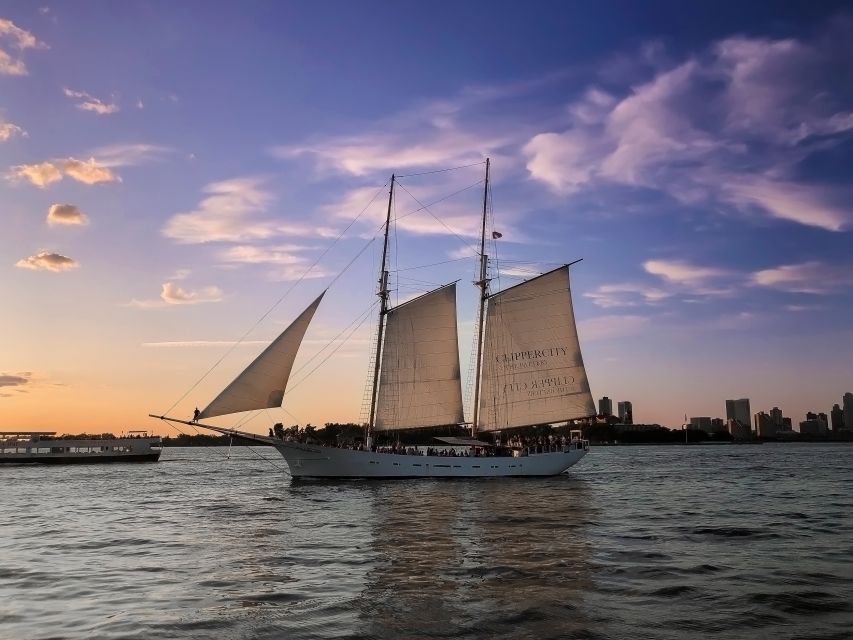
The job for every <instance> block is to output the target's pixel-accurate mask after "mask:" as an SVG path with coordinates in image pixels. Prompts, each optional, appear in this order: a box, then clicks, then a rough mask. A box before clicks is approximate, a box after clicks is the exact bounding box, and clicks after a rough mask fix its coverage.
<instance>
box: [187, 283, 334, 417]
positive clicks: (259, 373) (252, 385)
mask: <svg viewBox="0 0 853 640" xmlns="http://www.w3.org/2000/svg"><path fill="white" fill-rule="evenodd" d="M324 295H325V291H324V292H323V293H321V294H320V297H319V298H317V299H316V300H315V301H314V302H312V303H311V304H310V305H309V306H308V308H307V309H305V311H303V312H302V313H301V314H300V316H299V317H298V318H296V320H294V321H293V323H292V324H291V325H290V326H289V327H287V329H285V330H284V331H283V332H282V334H281V335H280V336H278V338H276V339H275V340H273V341H272V342H271V343H270V345H269V346H268V347H267V348H266V349H264V350H263V352H262V353H261V355H259V356H258V357H257V358H255V359H254V360H253V361H252V363H251V364H250V365H249V366H248V367H246V368H245V369H244V370H243V372H242V373H241V374H240V375H239V376H237V377H236V378H235V379H234V381H233V382H231V384H229V385H228V386H227V387H225V389H224V390H223V391H222V393H220V394H219V395H218V396H216V398H215V399H214V400H213V402H211V403H210V404H209V405H207V407H206V408H205V410H204V411H202V412H201V413H200V414H199V416H198V417H199V418H211V417H213V416H222V415H226V414H229V413H238V412H240V411H254V410H256V409H270V408H272V407H280V406H281V402H282V399H283V398H284V390H285V388H286V387H287V379H288V378H289V377H290V370H291V369H292V368H293V361H294V360H295V359H296V353H297V351H299V345H301V344H302V338H303V337H304V336H305V331H306V330H307V329H308V325H309V324H310V322H311V319H312V318H313V317H314V312H315V311H316V310H317V307H318V306H319V304H320V301H321V300H322V299H323V296H324Z"/></svg>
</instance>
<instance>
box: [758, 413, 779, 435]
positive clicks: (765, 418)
mask: <svg viewBox="0 0 853 640" xmlns="http://www.w3.org/2000/svg"><path fill="white" fill-rule="evenodd" d="M753 424H754V426H755V435H756V436H758V437H759V438H772V437H773V436H775V435H776V424H775V423H774V422H773V418H771V417H770V415H769V414H767V413H764V412H763V411H759V412H758V413H756V414H755V416H754V422H753Z"/></svg>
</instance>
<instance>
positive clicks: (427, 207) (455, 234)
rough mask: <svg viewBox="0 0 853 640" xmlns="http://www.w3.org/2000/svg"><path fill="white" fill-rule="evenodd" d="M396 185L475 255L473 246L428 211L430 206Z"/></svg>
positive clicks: (401, 186) (401, 185) (402, 185)
mask: <svg viewBox="0 0 853 640" xmlns="http://www.w3.org/2000/svg"><path fill="white" fill-rule="evenodd" d="M480 182H482V180H481V181H480ZM397 184H399V185H400V188H401V189H402V190H403V191H405V192H406V193H408V194H409V197H411V198H412V200H414V201H415V202H417V203H418V204H419V205H421V210H424V211H426V212H427V213H428V214H429V215H431V216H432V217H433V218H434V219H435V220H436V221H437V222H438V223H439V224H441V226H443V227H444V228H445V229H447V230H448V231H449V232H450V233H452V234H453V235H454V236H456V238H457V239H458V240H459V241H460V242H461V243H462V244H464V245H466V246H467V247H470V248H471V249H472V250H473V251H474V252H475V253H476V249H474V245H472V244H470V243H469V242H468V241H467V240H465V239H464V238H463V237H462V236H460V235H459V234H458V233H456V232H455V231H454V230H453V229H451V228H450V227H448V226H447V225H446V224H445V223H444V220H442V219H441V218H439V217H438V216H436V215H435V214H434V213H433V212H432V211H430V208H429V207H430V206H431V205H425V204H424V203H423V202H421V201H420V200H418V199H417V198H416V197H415V196H414V195H413V194H412V192H411V191H409V190H408V189H406V187H405V185H404V184H403V183H402V182H398V183H397ZM478 184H479V183H478ZM471 186H474V185H471ZM467 188H470V187H467ZM462 191H464V189H463V190H462ZM457 193H460V192H457ZM452 195H455V194H452ZM449 197H450V196H448V198H449ZM439 202H441V201H440V200H439ZM433 204H435V203H433ZM412 213H414V211H413V212H412Z"/></svg>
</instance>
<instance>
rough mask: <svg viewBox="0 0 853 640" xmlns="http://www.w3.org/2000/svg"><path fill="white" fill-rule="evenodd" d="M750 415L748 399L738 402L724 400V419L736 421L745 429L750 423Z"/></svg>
mask: <svg viewBox="0 0 853 640" xmlns="http://www.w3.org/2000/svg"><path fill="white" fill-rule="evenodd" d="M751 417H752V414H751V413H750V411H749V398H741V399H740V400H726V419H727V420H737V421H738V422H740V423H741V424H742V425H743V426H745V427H746V428H747V429H749V425H750V424H751V423H752V420H751Z"/></svg>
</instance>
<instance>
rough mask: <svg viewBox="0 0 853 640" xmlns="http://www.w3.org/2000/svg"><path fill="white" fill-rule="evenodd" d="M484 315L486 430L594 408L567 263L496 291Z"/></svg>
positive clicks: (571, 415)
mask: <svg viewBox="0 0 853 640" xmlns="http://www.w3.org/2000/svg"><path fill="white" fill-rule="evenodd" d="M485 321H486V322H485V337H484V340H483V364H482V367H483V373H482V378H481V393H480V407H479V409H480V411H479V415H480V419H479V425H478V428H479V429H480V430H483V431H500V430H501V429H511V428H514V427H524V426H531V425H536V424H546V423H554V422H562V421H566V420H572V419H575V418H584V417H589V416H591V415H594V414H595V407H594V404H593V401H592V395H591V394H590V391H589V382H588V381H587V377H586V370H585V369H584V365H583V357H582V356H581V350H580V343H579V342H578V334H577V327H576V325H575V315H574V310H573V308H572V296H571V287H570V282H569V267H568V266H563V267H560V268H558V269H554V270H553V271H549V272H548V273H544V274H542V275H541V276H538V277H536V278H532V279H530V280H528V281H526V282H522V283H521V284H518V285H515V286H513V287H510V288H508V289H505V290H503V291H501V292H500V293H496V294H494V295H492V296H490V297H489V298H488V309H487V312H486V318H485Z"/></svg>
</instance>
